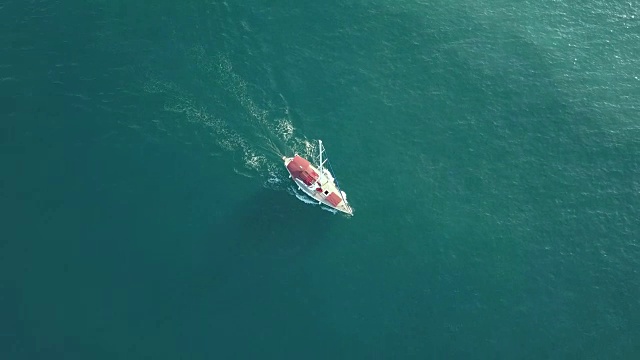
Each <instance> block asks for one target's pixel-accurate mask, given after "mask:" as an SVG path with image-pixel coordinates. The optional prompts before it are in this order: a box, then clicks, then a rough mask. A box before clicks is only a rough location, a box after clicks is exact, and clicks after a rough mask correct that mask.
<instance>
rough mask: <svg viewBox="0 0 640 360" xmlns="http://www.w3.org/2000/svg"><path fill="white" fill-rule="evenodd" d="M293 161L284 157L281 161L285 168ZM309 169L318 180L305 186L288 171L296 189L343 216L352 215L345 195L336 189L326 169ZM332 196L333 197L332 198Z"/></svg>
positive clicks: (312, 167)
mask: <svg viewBox="0 0 640 360" xmlns="http://www.w3.org/2000/svg"><path fill="white" fill-rule="evenodd" d="M293 159H294V158H286V157H284V158H283V160H284V165H285V167H286V166H287V165H289V163H290V162H291V161H293ZM309 167H310V168H311V169H312V170H313V171H315V172H316V173H317V174H318V175H319V176H318V179H317V180H316V181H315V182H313V183H312V184H310V185H307V184H305V183H304V181H302V180H301V179H299V178H297V177H294V176H292V174H291V171H289V174H290V177H291V178H292V180H293V181H294V182H295V183H296V185H297V186H298V188H299V189H300V190H302V191H303V192H304V193H305V194H306V195H307V196H309V197H310V198H311V199H313V200H315V201H317V202H318V203H320V204H323V205H326V206H328V207H330V208H332V209H336V210H338V211H340V212H343V213H345V214H349V215H353V209H352V208H351V206H349V203H348V202H347V194H345V193H344V192H343V191H340V189H338V187H337V186H336V184H335V180H334V178H333V175H331V173H330V172H329V171H328V170H327V169H322V170H319V169H318V168H316V167H315V166H313V165H309ZM332 194H334V195H333V196H332ZM336 195H337V196H336ZM336 199H338V200H336ZM331 200H333V202H334V203H333V204H332V203H331ZM337 201H339V203H337V204H336V202H337ZM334 204H335V205H334Z"/></svg>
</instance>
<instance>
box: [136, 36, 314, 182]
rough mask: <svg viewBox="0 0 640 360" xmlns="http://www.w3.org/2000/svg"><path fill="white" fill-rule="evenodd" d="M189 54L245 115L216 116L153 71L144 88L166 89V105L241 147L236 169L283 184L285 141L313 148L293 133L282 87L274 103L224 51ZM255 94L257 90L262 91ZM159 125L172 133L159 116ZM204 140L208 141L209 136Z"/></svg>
mask: <svg viewBox="0 0 640 360" xmlns="http://www.w3.org/2000/svg"><path fill="white" fill-rule="evenodd" d="M189 55H190V57H191V58H192V59H193V61H194V64H195V65H196V66H197V68H198V70H199V71H202V72H204V73H205V74H206V75H208V76H209V77H210V78H211V80H212V81H214V82H217V83H218V84H219V85H220V86H218V87H216V89H217V90H218V91H220V89H223V94H222V95H220V96H223V97H224V96H227V97H229V96H230V97H231V98H232V99H234V100H235V101H237V103H238V104H240V106H241V108H242V109H244V111H245V113H244V114H239V115H238V116H239V117H243V119H244V121H240V122H238V119H229V120H226V119H223V118H221V117H219V116H216V115H215V114H214V113H212V110H210V109H209V108H208V107H207V106H206V105H205V104H204V103H202V100H198V99H196V97H195V96H193V95H191V94H189V93H188V92H187V91H185V90H183V89H182V88H181V87H180V86H179V85H178V84H175V83H172V82H169V81H163V80H161V79H158V78H154V77H150V79H149V80H148V81H147V82H146V83H145V84H144V86H143V88H144V90H145V91H146V92H148V93H151V94H163V95H164V96H165V104H164V110H165V111H167V112H171V113H175V114H179V115H180V116H182V117H183V118H184V119H185V120H186V121H187V122H188V123H194V124H199V125H202V126H203V127H204V128H205V129H206V130H207V131H206V134H207V135H208V136H210V137H211V138H212V140H213V141H214V142H215V144H216V145H217V146H219V147H220V148H221V149H222V150H224V151H226V152H235V153H238V154H239V155H240V157H241V158H242V162H243V164H242V166H243V168H244V169H245V170H242V171H240V170H238V169H236V168H234V171H235V172H236V173H238V174H239V175H242V176H249V177H255V176H262V177H266V180H265V182H264V186H265V187H267V188H277V187H280V186H281V184H282V183H284V180H285V179H286V177H285V176H284V171H282V164H281V163H280V161H279V160H280V157H281V156H282V155H284V154H283V151H281V150H280V148H281V147H283V146H284V147H285V148H288V149H290V150H289V151H285V152H284V153H294V152H295V153H299V154H302V155H304V156H311V155H313V154H314V150H315V144H314V143H311V142H309V141H307V140H306V139H303V138H298V137H296V136H295V127H294V126H293V123H292V121H291V119H290V118H289V105H288V104H287V101H286V99H285V98H284V96H283V95H282V94H280V93H278V96H277V97H276V100H277V102H279V103H280V104H281V105H280V106H275V105H273V103H272V100H269V99H268V97H267V96H266V95H265V93H264V91H262V90H261V89H258V88H256V87H254V86H252V85H251V84H250V83H248V82H247V81H246V80H244V79H243V78H242V77H241V76H240V75H238V74H237V73H236V72H235V71H234V67H233V64H232V63H231V61H230V60H229V58H228V57H227V56H225V55H223V54H222V55H217V56H213V57H209V56H207V54H206V51H205V50H204V48H203V47H201V46H197V47H194V48H192V49H191V50H190V52H189ZM207 79H209V78H207ZM252 94H258V95H259V97H258V98H256V97H255V95H252ZM214 95H215V94H214ZM265 98H266V100H265ZM257 99H262V100H257ZM214 109H215V108H214ZM155 125H156V126H157V127H158V128H162V130H163V131H164V132H166V133H168V134H170V135H171V129H167V128H166V125H167V124H160V122H156V123H155ZM171 125H173V127H174V128H181V126H180V124H179V122H176V123H174V124H169V128H171ZM203 142H205V143H206V139H205V140H204V141H203ZM278 144H279V145H280V146H278ZM247 170H248V172H247Z"/></svg>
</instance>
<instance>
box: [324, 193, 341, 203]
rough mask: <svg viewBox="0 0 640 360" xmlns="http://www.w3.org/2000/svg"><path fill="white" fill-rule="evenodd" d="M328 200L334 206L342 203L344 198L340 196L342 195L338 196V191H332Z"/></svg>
mask: <svg viewBox="0 0 640 360" xmlns="http://www.w3.org/2000/svg"><path fill="white" fill-rule="evenodd" d="M327 201H328V202H329V203H330V204H331V205H333V206H338V204H340V201H342V198H340V196H338V195H337V194H336V193H334V192H332V193H331V194H329V196H327Z"/></svg>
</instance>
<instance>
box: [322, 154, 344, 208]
mask: <svg viewBox="0 0 640 360" xmlns="http://www.w3.org/2000/svg"><path fill="white" fill-rule="evenodd" d="M323 150H324V152H325V154H326V152H327V150H326V149H324V147H323ZM325 158H326V161H327V164H329V170H330V171H331V174H332V175H333V179H334V180H335V181H336V188H337V189H338V192H339V193H340V194H339V195H340V199H342V201H344V204H345V205H347V206H349V204H347V201H346V200H345V199H344V198H343V197H342V189H340V184H339V183H338V177H337V176H336V173H335V171H333V166H331V161H329V155H328V154H326V156H325Z"/></svg>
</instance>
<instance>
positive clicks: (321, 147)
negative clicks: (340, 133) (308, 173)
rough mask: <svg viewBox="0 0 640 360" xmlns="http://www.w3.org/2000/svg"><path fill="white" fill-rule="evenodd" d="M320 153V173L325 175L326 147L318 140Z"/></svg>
mask: <svg viewBox="0 0 640 360" xmlns="http://www.w3.org/2000/svg"><path fill="white" fill-rule="evenodd" d="M318 152H319V153H320V169H319V170H320V172H321V173H323V174H324V163H325V162H327V160H324V161H322V153H323V152H324V147H323V146H322V140H318Z"/></svg>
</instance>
